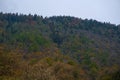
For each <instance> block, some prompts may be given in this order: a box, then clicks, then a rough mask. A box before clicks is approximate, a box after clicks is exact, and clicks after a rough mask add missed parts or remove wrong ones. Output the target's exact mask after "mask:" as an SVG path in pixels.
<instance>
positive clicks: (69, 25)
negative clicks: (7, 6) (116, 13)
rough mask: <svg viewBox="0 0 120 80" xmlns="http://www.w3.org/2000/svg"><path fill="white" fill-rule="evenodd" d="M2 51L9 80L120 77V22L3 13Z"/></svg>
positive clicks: (0, 72)
mask: <svg viewBox="0 0 120 80" xmlns="http://www.w3.org/2000/svg"><path fill="white" fill-rule="evenodd" d="M0 53H1V54H0V55H1V56H0V57H1V62H0V63H1V64H0V76H1V77H0V78H1V79H3V80H4V79H6V78H10V79H12V80H13V78H15V77H17V78H18V79H21V78H22V79H23V80H30V79H31V80H34V79H35V78H37V80H39V79H40V80H54V79H55V80H81V79H82V80H113V79H115V78H116V79H115V80H119V79H120V77H119V76H120V74H119V73H120V72H119V71H120V70H119V67H120V61H119V58H120V27H119V26H116V25H114V24H110V23H101V22H98V21H96V20H92V19H91V20H87V19H85V20H83V19H80V18H75V17H70V16H53V17H49V18H47V17H46V18H43V17H42V16H38V15H22V14H21V15H18V14H3V13H0ZM13 59H16V61H14V60H13ZM9 61H12V62H13V63H12V62H9ZM14 63H15V64H14ZM18 63H19V64H18ZM25 64H26V65H25ZM17 66H20V67H17ZM14 67H15V69H14ZM23 67H24V70H23V71H20V70H21V69H22V68H23ZM42 67H44V68H42ZM36 68H37V69H38V70H37V71H36V72H34V70H35V69H36ZM6 69H8V72H6V71H5V70H6ZM9 70H10V71H9ZM26 70H28V73H26ZM46 70H47V71H48V72H47V73H46V72H45V71H46ZM61 70H62V71H61ZM18 72H19V74H18ZM31 72H33V73H31ZM67 72H69V74H68V73H67ZM42 73H44V74H42ZM48 73H49V74H48ZM61 74H63V75H61ZM11 75H12V76H13V77H10V76H11ZM45 75H48V77H47V76H45ZM40 76H41V77H40ZM116 76H117V77H116Z"/></svg>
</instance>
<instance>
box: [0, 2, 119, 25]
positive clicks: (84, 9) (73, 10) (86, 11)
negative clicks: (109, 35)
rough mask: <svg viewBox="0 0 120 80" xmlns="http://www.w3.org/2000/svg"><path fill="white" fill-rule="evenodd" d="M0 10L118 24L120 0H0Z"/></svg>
mask: <svg viewBox="0 0 120 80" xmlns="http://www.w3.org/2000/svg"><path fill="white" fill-rule="evenodd" d="M0 12H7V13H9V12H12V13H16V12H18V13H23V14H29V13H31V14H38V15H42V16H44V17H45V16H48V17H49V16H54V15H57V16H59V15H66V16H75V17H79V18H83V19H85V18H88V19H91V18H92V19H95V20H98V21H102V22H104V21H105V22H110V23H113V24H120V0H0Z"/></svg>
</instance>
